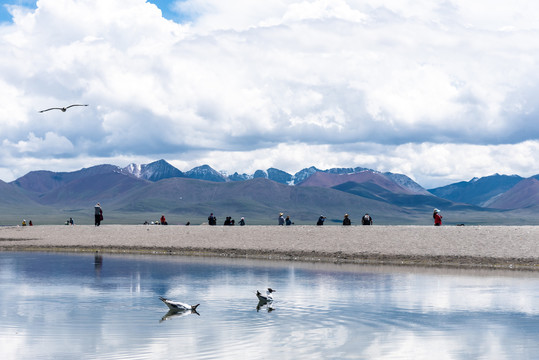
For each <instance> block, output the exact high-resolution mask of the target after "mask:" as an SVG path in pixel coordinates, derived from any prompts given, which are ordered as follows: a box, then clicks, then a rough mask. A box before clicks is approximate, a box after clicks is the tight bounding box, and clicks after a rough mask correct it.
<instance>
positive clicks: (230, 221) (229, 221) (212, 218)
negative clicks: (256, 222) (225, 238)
mask: <svg viewBox="0 0 539 360" xmlns="http://www.w3.org/2000/svg"><path fill="white" fill-rule="evenodd" d="M208 225H212V226H213V225H217V218H216V217H215V215H213V213H211V214H210V216H208ZM223 225H224V226H234V225H236V220H234V219H232V216H227V217H226V218H225V222H224V223H223ZM238 225H240V226H244V225H245V217H243V216H242V217H241V219H240V222H239V223H238Z"/></svg>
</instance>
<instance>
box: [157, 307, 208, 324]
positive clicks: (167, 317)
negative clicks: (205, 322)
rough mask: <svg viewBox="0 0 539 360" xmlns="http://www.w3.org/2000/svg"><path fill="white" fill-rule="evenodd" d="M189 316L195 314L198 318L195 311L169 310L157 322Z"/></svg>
mask: <svg viewBox="0 0 539 360" xmlns="http://www.w3.org/2000/svg"><path fill="white" fill-rule="evenodd" d="M191 314H196V315H198V316H200V314H199V313H198V311H196V310H169V311H168V312H167V313H166V314H165V315H164V316H163V317H162V318H161V320H159V322H160V323H161V322H163V321H165V320H170V319H172V318H174V317H183V316H187V315H191Z"/></svg>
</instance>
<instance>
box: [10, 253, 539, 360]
mask: <svg viewBox="0 0 539 360" xmlns="http://www.w3.org/2000/svg"><path fill="white" fill-rule="evenodd" d="M267 287H272V288H274V289H276V290H277V292H276V293H275V294H274V298H275V300H274V302H273V304H271V306H269V307H268V305H264V306H262V307H260V308H257V305H258V300H257V298H256V296H255V291H256V290H257V289H259V290H264V289H265V288H267ZM159 296H164V297H166V298H170V299H172V300H177V301H182V302H186V303H190V304H198V303H200V306H199V307H198V312H199V314H200V315H196V314H174V315H175V316H170V317H167V316H166V315H167V312H168V308H167V307H166V306H165V304H163V303H162V302H161V301H160V300H159V298H158V297H159ZM180 315H183V316H180ZM0 324H1V327H0V358H1V359H157V358H159V359H303V358H305V359H432V358H436V359H437V360H438V359H537V358H539V341H538V340H539V275H538V274H535V273H519V272H505V271H464V270H444V269H418V268H395V267H373V266H358V265H332V264H304V263H293V262H271V261H262V260H261V261H253V260H242V259H235V260H234V259H216V258H186V257H175V256H143V255H138V256H133V255H125V256H122V255H107V254H105V255H103V258H102V261H101V262H100V261H98V262H97V263H96V261H95V257H94V255H93V254H64V253H28V252H26V253H18V252H0Z"/></svg>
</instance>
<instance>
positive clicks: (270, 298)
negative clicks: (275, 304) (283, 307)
mask: <svg viewBox="0 0 539 360" xmlns="http://www.w3.org/2000/svg"><path fill="white" fill-rule="evenodd" d="M274 292H276V290H273V289H272V288H268V290H266V296H264V295H262V294H261V293H260V291H258V290H257V291H256V297H257V298H258V300H259V301H262V302H270V301H273V295H272V293H274Z"/></svg>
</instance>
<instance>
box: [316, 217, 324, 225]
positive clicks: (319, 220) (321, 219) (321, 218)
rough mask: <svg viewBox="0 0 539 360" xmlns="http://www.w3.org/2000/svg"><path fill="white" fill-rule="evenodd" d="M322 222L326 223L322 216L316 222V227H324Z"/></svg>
mask: <svg viewBox="0 0 539 360" xmlns="http://www.w3.org/2000/svg"><path fill="white" fill-rule="evenodd" d="M324 221H326V217H325V216H324V215H320V217H319V218H318V221H317V222H316V225H324Z"/></svg>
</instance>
